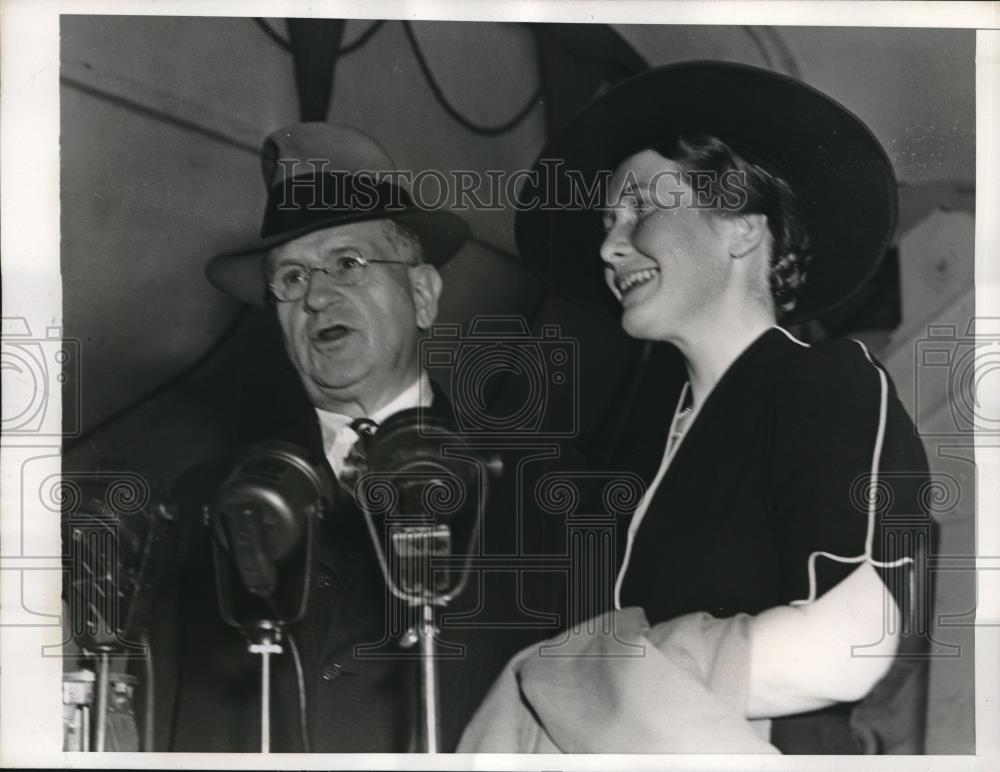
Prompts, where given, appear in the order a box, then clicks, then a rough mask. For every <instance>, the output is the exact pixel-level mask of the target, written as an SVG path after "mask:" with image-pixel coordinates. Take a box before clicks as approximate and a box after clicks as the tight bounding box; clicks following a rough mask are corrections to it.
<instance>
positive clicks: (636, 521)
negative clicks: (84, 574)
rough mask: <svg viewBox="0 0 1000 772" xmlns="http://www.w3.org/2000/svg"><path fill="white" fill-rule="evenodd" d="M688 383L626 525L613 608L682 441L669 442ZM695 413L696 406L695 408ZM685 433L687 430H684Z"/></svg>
mask: <svg viewBox="0 0 1000 772" xmlns="http://www.w3.org/2000/svg"><path fill="white" fill-rule="evenodd" d="M687 393H688V384H687V383H685V384H684V388H682V389H681V395H680V397H679V398H678V400H677V406H676V407H675V408H674V417H673V420H671V421H670V430H669V431H668V432H667V444H666V446H665V447H664V448H663V459H662V460H661V461H660V468H659V470H658V471H657V472H656V477H654V478H653V482H652V483H651V484H650V486H649V487H648V488H647V489H646V492H645V493H644V494H643V495H642V500H641V501H640V502H639V506H638V507H636V508H635V512H633V513H632V520H631V522H630V523H629V526H628V537H627V539H626V542H625V557H624V558H622V566H621V568H620V569H618V578H617V579H616V580H615V609H616V610H618V611H621V607H622V599H621V592H622V585H623V584H624V583H625V572H626V571H628V564H629V560H630V559H631V557H632V546H633V544H634V543H635V535H636V533H637V532H638V530H639V526H640V525H641V524H642V519H643V518H644V517H645V516H646V510H647V509H649V505H650V503H652V501H653V496H654V495H655V494H656V490H657V488H659V487H660V481H661V480H663V476H664V475H665V474H666V473H667V468H668V467H669V466H670V462H671V461H672V460H673V458H674V456H675V455H677V448H679V447H680V445H681V443H682V442H683V441H684V437H683V436H681V437H679V438H678V440H677V442H674V443H671V440H673V438H674V429H675V428H676V426H677V414H678V413H680V410H681V405H683V404H684V400H685V398H686V397H687ZM695 413H697V408H696V409H695ZM692 421H694V413H692V414H691V416H689V418H688V429H689V430H690V427H691V422H692ZM685 434H687V432H685Z"/></svg>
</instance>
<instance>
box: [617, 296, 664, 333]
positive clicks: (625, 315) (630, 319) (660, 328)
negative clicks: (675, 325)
mask: <svg viewBox="0 0 1000 772" xmlns="http://www.w3.org/2000/svg"><path fill="white" fill-rule="evenodd" d="M656 311H657V309H655V308H651V307H650V304H648V303H636V304H635V305H631V306H626V307H625V308H624V309H623V311H622V329H623V330H624V331H625V333H626V334H627V335H629V336H630V337H632V338H640V339H643V340H659V339H663V338H665V337H666V336H665V332H666V330H665V329H664V328H665V327H667V326H669V325H667V324H666V321H667V320H666V319H664V318H663V316H664V314H663V313H662V312H661V313H656Z"/></svg>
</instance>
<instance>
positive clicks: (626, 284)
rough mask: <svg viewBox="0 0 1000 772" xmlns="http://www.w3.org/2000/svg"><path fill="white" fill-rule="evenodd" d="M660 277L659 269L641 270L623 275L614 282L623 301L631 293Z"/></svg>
mask: <svg viewBox="0 0 1000 772" xmlns="http://www.w3.org/2000/svg"><path fill="white" fill-rule="evenodd" d="M659 276H660V269H659V268H643V269H641V270H638V271H630V272H629V273H627V274H625V275H624V276H623V277H621V279H619V280H618V281H616V282H615V284H616V287H617V289H618V292H619V293H620V295H621V299H622V301H623V302H624V300H625V299H626V298H627V297H629V296H630V295H631V294H632V293H634V292H635V291H636V290H638V289H639V288H640V287H644V286H645V285H647V284H649V283H650V282H652V281H653V280H654V279H657V278H658V277H659Z"/></svg>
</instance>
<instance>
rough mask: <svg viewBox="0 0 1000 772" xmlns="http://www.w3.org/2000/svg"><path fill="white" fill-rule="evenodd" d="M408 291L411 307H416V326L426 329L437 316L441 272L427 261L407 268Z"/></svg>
mask: <svg viewBox="0 0 1000 772" xmlns="http://www.w3.org/2000/svg"><path fill="white" fill-rule="evenodd" d="M409 272H410V291H411V292H412V293H413V307H414V308H415V309H416V322H417V327H418V328H419V329H421V330H426V329H427V328H428V327H430V326H431V325H432V324H434V320H435V319H436V318H437V313H438V298H440V297H441V288H442V285H443V283H442V281H441V274H439V273H438V271H437V268H435V267H434V266H433V265H428V264H427V263H421V264H420V265H414V266H411V267H410V268H409Z"/></svg>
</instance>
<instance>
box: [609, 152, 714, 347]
mask: <svg viewBox="0 0 1000 772" xmlns="http://www.w3.org/2000/svg"><path fill="white" fill-rule="evenodd" d="M683 171H684V170H683V168H682V167H681V166H680V165H679V164H677V163H675V162H674V161H671V160H670V159H668V158H665V157H663V156H662V155H660V154H659V153H657V152H656V151H654V150H643V151H641V152H639V153H636V154H635V155H633V156H630V157H629V158H626V159H625V160H624V161H623V162H622V163H621V165H620V166H619V167H618V169H617V170H616V171H615V174H614V176H613V177H612V179H611V184H610V186H609V189H608V199H607V201H606V210H605V223H604V224H605V232H606V235H605V238H604V242H603V244H602V245H601V258H602V260H603V261H604V265H605V271H604V274H605V280H606V281H607V283H608V287H609V288H610V289H611V291H612V292H613V293H614V294H615V297H617V298H618V299H619V300H620V301H621V304H622V309H623V315H622V326H623V327H624V329H625V332H627V333H628V334H629V335H631V336H632V337H635V338H646V339H653V340H673V339H676V338H677V336H678V334H680V333H683V331H684V330H685V329H688V328H690V326H691V325H693V324H697V320H698V319H699V318H701V317H703V315H704V314H706V313H709V314H710V313H712V312H713V306H714V304H715V303H717V302H718V301H719V300H720V299H721V297H722V293H723V291H724V289H725V286H726V282H727V279H728V276H729V272H730V271H731V269H732V266H731V263H732V262H733V261H732V259H731V258H730V257H729V255H728V253H727V251H726V248H725V244H726V240H725V237H724V228H725V218H724V217H721V216H720V215H719V213H718V211H717V210H715V209H704V208H697V207H695V206H694V203H695V200H694V194H693V192H692V190H691V188H690V187H689V186H688V184H687V183H686V181H685V180H684V177H683V176H682V173H683Z"/></svg>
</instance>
